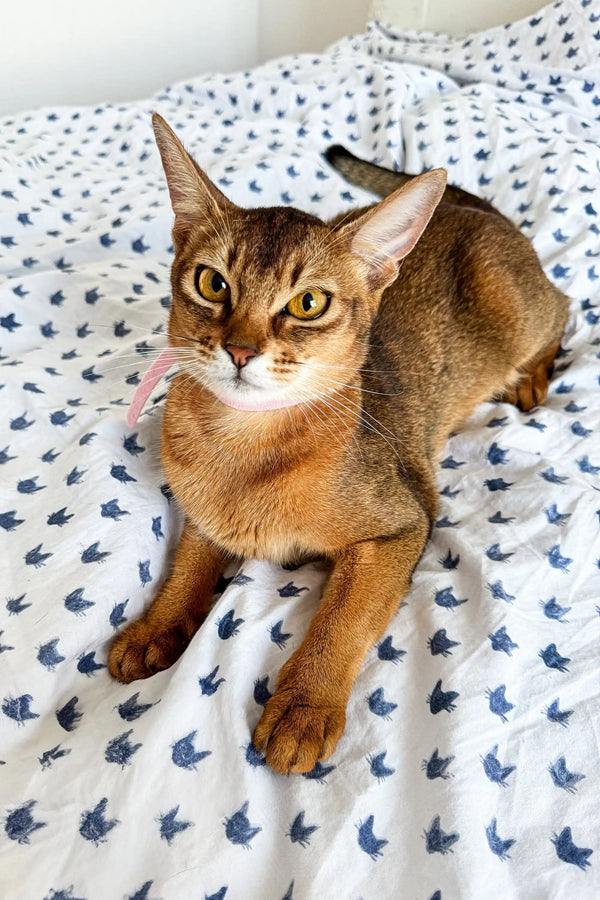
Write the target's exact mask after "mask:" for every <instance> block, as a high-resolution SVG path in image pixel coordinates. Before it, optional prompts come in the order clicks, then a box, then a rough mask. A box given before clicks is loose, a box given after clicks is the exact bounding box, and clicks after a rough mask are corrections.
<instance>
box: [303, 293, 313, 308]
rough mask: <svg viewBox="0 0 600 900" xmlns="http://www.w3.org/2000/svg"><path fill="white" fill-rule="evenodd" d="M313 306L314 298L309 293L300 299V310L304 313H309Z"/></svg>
mask: <svg viewBox="0 0 600 900" xmlns="http://www.w3.org/2000/svg"><path fill="white" fill-rule="evenodd" d="M313 306H316V302H315V298H314V297H313V295H312V294H311V293H306V294H305V295H304V297H303V298H302V309H303V310H304V312H310V310H311V309H312V308H313Z"/></svg>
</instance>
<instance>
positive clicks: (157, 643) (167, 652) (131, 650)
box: [108, 619, 189, 684]
mask: <svg viewBox="0 0 600 900" xmlns="http://www.w3.org/2000/svg"><path fill="white" fill-rule="evenodd" d="M188 642H189V639H188V638H187V637H186V636H185V634H184V632H183V630H182V629H181V628H179V627H177V626H175V627H173V628H168V629H166V630H165V631H156V630H155V629H152V628H151V627H150V626H149V625H148V624H147V623H146V622H144V620H143V619H140V620H138V621H137V622H132V623H131V624H130V625H128V626H127V627H126V628H124V629H123V631H122V632H121V633H120V634H119V635H117V637H116V638H115V639H114V641H113V642H112V645H111V648H110V651H109V654H108V670H109V672H110V674H111V675H112V676H113V678H116V679H117V681H122V682H123V683H124V684H129V682H130V681H137V679H138V678H149V677H150V676H151V675H154V674H155V673H156V672H160V671H161V670H162V669H168V668H169V666H172V665H173V663H174V662H175V661H176V660H178V659H179V657H180V656H181V654H182V653H183V651H184V650H185V648H186V646H187V644H188Z"/></svg>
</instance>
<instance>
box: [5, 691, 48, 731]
mask: <svg viewBox="0 0 600 900" xmlns="http://www.w3.org/2000/svg"><path fill="white" fill-rule="evenodd" d="M32 703H33V697H32V696H31V694H21V696H20V697H10V696H9V697H5V698H4V700H3V701H2V712H3V713H4V715H5V716H7V717H8V718H9V719H13V720H14V721H15V722H16V723H17V725H24V724H25V722H27V721H29V719H39V713H35V712H33V710H32V709H31V708H30V707H31V704H32Z"/></svg>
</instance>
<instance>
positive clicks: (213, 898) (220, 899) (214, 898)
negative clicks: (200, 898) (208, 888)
mask: <svg viewBox="0 0 600 900" xmlns="http://www.w3.org/2000/svg"><path fill="white" fill-rule="evenodd" d="M226 893H227V885H223V887H221V888H220V889H219V890H218V891H217V892H216V893H215V894H211V895H210V897H209V896H208V894H205V895H204V900H225V894H226Z"/></svg>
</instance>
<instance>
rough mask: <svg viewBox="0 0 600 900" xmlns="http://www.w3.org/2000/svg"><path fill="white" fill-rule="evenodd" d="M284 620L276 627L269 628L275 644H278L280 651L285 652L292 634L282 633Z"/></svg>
mask: <svg viewBox="0 0 600 900" xmlns="http://www.w3.org/2000/svg"><path fill="white" fill-rule="evenodd" d="M282 626H283V619H279V621H278V622H275V624H274V625H271V626H270V627H269V634H270V635H271V640H272V641H273V643H274V644H277V646H278V647H279V649H280V650H283V649H284V647H285V645H286V643H287V642H288V640H289V639H290V638H291V637H292V633H291V631H290V632H285V631H282V630H281V628H282Z"/></svg>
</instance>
